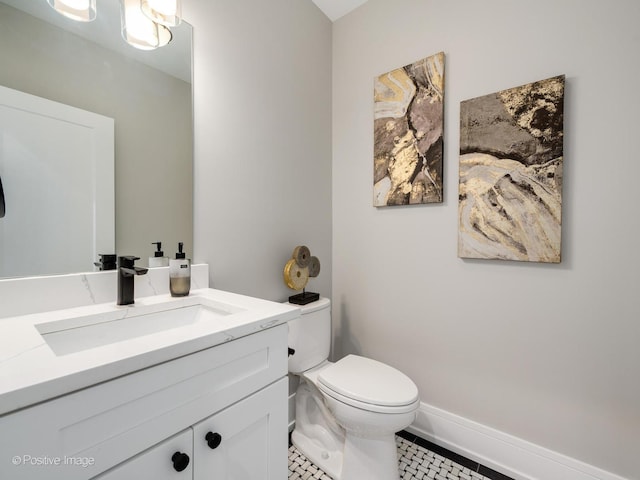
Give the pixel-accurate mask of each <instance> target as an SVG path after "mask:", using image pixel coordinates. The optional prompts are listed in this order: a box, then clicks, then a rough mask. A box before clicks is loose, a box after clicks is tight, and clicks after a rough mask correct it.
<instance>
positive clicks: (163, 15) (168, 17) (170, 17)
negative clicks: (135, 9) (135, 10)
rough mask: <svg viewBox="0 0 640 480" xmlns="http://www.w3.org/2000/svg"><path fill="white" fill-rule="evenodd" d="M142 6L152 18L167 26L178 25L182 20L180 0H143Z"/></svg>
mask: <svg viewBox="0 0 640 480" xmlns="http://www.w3.org/2000/svg"><path fill="white" fill-rule="evenodd" d="M140 7H141V8H142V11H143V12H144V14H145V15H146V16H147V17H148V18H149V19H150V20H153V21H154V22H156V23H159V24H160V25H164V26H166V27H177V26H178V25H180V22H181V21H182V6H181V3H180V0H142V1H141V2H140Z"/></svg>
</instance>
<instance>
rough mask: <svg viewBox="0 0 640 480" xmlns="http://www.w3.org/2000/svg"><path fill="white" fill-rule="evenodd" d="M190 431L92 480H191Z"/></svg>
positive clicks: (191, 451)
mask: <svg viewBox="0 0 640 480" xmlns="http://www.w3.org/2000/svg"><path fill="white" fill-rule="evenodd" d="M192 447H193V432H192V430H191V429H190V428H189V429H187V430H185V431H183V432H181V433H179V434H177V435H175V436H173V437H171V438H168V439H167V440H165V441H163V442H161V443H159V444H158V445H156V446H154V447H151V448H150V449H149V450H147V451H145V452H142V453H140V454H139V455H136V456H135V457H133V458H131V459H129V460H127V461H126V462H124V463H121V464H120V465H118V466H116V467H114V468H112V469H111V470H108V471H107V472H105V473H103V474H102V475H98V476H97V477H94V478H95V480H133V479H136V480H146V479H148V480H191V479H192V476H193V448H192Z"/></svg>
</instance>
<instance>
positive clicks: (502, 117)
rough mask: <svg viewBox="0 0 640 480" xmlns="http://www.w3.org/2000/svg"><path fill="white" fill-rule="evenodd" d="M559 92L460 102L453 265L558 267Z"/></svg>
mask: <svg viewBox="0 0 640 480" xmlns="http://www.w3.org/2000/svg"><path fill="white" fill-rule="evenodd" d="M564 84H565V77H564V75H561V76H557V77H553V78H549V79H546V80H541V81H539V82H534V83H530V84H527V85H523V86H521V87H516V88H512V89H509V90H503V91H500V92H497V93H494V94H491V95H486V96H483V97H479V98H474V99H471V100H465V101H463V102H461V104H460V178H459V203H458V213H459V224H458V226H459V232H458V256H459V257H462V258H483V259H502V260H519V261H528V262H548V263H558V262H560V254H561V223H562V163H563V113H564V112H563V110H564V109H563V103H564Z"/></svg>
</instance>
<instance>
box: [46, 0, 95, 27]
mask: <svg viewBox="0 0 640 480" xmlns="http://www.w3.org/2000/svg"><path fill="white" fill-rule="evenodd" d="M47 3H48V4H49V5H50V6H51V8H53V9H54V10H55V11H56V12H58V13H60V14H61V15H64V16H65V17H67V18H70V19H72V20H77V21H79V22H91V21H93V20H95V19H96V0H47Z"/></svg>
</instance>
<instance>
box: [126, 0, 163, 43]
mask: <svg viewBox="0 0 640 480" xmlns="http://www.w3.org/2000/svg"><path fill="white" fill-rule="evenodd" d="M120 12H121V18H122V37H123V38H124V39H125V40H126V41H127V43H129V44H130V45H131V46H133V47H136V48H139V49H140V50H153V49H155V48H158V47H162V46H164V45H166V44H168V43H169V42H170V41H171V38H172V35H171V31H170V30H169V29H168V28H167V27H165V26H164V25H159V24H157V23H155V22H153V21H151V20H149V19H148V18H147V17H146V16H145V15H144V14H143V13H142V10H141V9H140V0H121V2H120Z"/></svg>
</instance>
